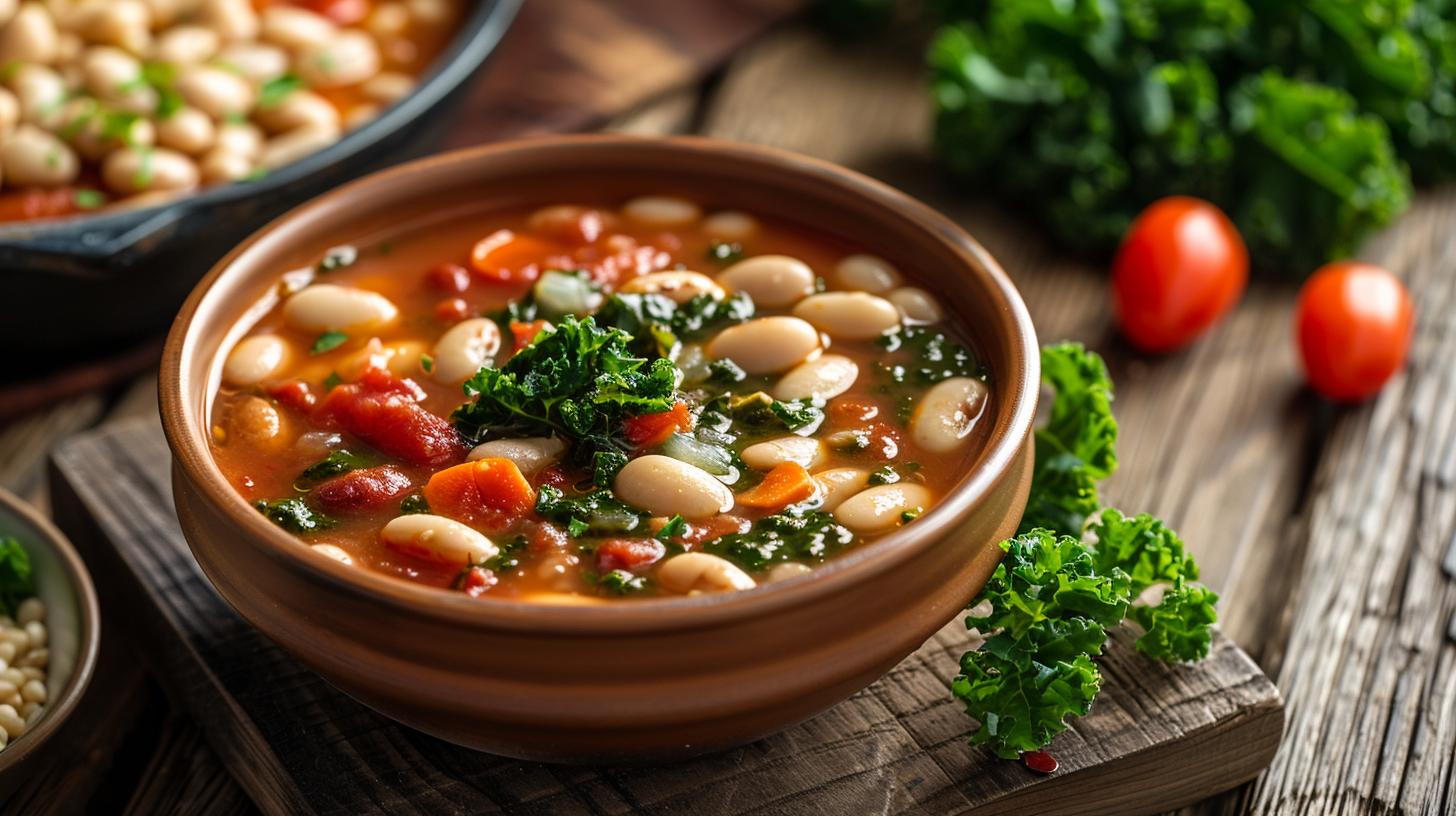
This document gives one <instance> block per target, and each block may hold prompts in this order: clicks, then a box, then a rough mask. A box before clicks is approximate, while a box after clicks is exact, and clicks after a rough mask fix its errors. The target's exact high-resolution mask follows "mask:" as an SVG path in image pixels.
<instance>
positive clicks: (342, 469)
mask: <svg viewBox="0 0 1456 816" xmlns="http://www.w3.org/2000/svg"><path fill="white" fill-rule="evenodd" d="M365 467H369V460H368V459H366V458H364V457H363V456H360V455H358V454H357V453H351V452H349V451H347V450H336V451H332V452H331V453H329V455H328V456H326V457H324V458H323V459H321V460H319V461H317V462H314V463H313V464H311V465H309V466H308V467H307V468H304V471H303V472H302V473H300V474H298V478H297V479H294V480H293V487H294V489H295V490H310V489H312V488H313V486H314V485H316V484H318V483H319V482H322V481H324V480H325V479H329V478H332V477H334V476H338V475H339V474H341V473H348V472H349V471H351V470H358V469H359V468H365Z"/></svg>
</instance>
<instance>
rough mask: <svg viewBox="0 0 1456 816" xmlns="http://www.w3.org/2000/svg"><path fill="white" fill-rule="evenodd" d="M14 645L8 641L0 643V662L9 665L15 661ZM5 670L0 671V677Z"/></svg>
mask: <svg viewBox="0 0 1456 816" xmlns="http://www.w3.org/2000/svg"><path fill="white" fill-rule="evenodd" d="M17 651H18V650H17V649H16V648H15V644H14V643H11V642H9V641H0V661H3V662H5V663H9V662H10V661H12V660H14V659H15V655H16V653H17ZM4 671H5V669H0V676H3V673H4Z"/></svg>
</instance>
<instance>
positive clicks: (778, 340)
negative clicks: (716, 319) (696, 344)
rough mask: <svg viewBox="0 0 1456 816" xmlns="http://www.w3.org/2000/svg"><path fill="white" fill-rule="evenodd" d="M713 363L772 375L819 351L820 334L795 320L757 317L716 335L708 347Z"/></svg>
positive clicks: (778, 317)
mask: <svg viewBox="0 0 1456 816" xmlns="http://www.w3.org/2000/svg"><path fill="white" fill-rule="evenodd" d="M707 350H708V355H709V356H711V357H713V358H715V359H719V360H721V359H724V358H728V359H730V360H732V361H733V362H735V363H737V364H738V366H739V367H740V368H742V369H743V370H744V371H746V372H748V373H749V374H773V373H776V372H779V371H783V370H785V369H787V368H790V367H792V366H795V365H798V364H799V363H802V362H803V361H804V360H806V359H809V357H810V356H811V355H813V354H815V353H816V352H818V351H819V332H818V331H816V330H815V329H814V327H813V326H812V325H810V324H809V323H807V322H805V321H803V320H800V319H799V318H797V317H784V316H774V317H760V318H757V319H755V320H750V321H748V322H747V323H740V324H738V325H737V326H730V327H728V328H726V329H724V330H723V331H721V332H719V333H718V336H717V337H714V338H713V339H712V340H711V341H710V342H709V343H708V346H707Z"/></svg>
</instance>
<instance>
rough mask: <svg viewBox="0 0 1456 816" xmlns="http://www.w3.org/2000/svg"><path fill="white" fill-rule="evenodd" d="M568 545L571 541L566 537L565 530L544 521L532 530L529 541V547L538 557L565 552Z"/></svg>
mask: <svg viewBox="0 0 1456 816" xmlns="http://www.w3.org/2000/svg"><path fill="white" fill-rule="evenodd" d="M568 543H570V539H568V538H567V537H566V531H565V530H563V529H561V528H560V527H557V526H556V525H555V524H551V523H549V522H544V521H543V522H541V523H540V524H537V525H536V527H535V528H534V529H532V530H531V535H530V537H529V538H528V539H527V546H529V547H530V548H531V552H532V553H534V554H536V555H542V554H544V553H548V552H555V551H561V550H565V549H566V545H567V544H568Z"/></svg>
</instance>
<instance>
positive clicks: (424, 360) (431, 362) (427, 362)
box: [420, 354, 435, 374]
mask: <svg viewBox="0 0 1456 816" xmlns="http://www.w3.org/2000/svg"><path fill="white" fill-rule="evenodd" d="M420 370H421V371H423V372H425V373H426V374H429V373H431V372H433V371H434V370H435V358H434V357H431V356H430V355H428V354H421V355H420Z"/></svg>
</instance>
